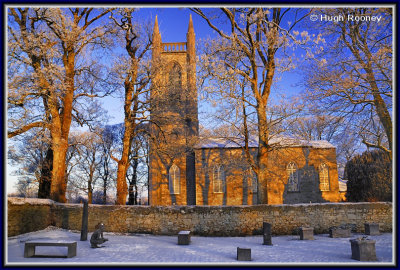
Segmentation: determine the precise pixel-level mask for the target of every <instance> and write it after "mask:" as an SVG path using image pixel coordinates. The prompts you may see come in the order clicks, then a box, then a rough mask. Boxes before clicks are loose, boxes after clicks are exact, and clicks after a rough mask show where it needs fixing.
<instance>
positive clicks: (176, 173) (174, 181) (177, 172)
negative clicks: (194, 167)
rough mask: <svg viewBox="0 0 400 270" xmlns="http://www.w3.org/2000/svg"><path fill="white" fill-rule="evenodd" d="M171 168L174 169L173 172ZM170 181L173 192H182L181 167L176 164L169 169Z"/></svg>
mask: <svg viewBox="0 0 400 270" xmlns="http://www.w3.org/2000/svg"><path fill="white" fill-rule="evenodd" d="M171 170H173V171H172V173H173V174H171ZM172 177H173V178H172ZM168 182H169V191H170V193H171V194H180V193H181V169H179V167H178V166H177V165H175V164H172V166H171V167H170V168H169V170H168ZM176 187H178V188H177V190H176V189H175V188H176Z"/></svg>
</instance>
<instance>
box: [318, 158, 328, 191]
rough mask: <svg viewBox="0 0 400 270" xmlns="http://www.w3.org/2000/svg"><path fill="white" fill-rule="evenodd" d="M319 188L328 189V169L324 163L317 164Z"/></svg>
mask: <svg viewBox="0 0 400 270" xmlns="http://www.w3.org/2000/svg"><path fill="white" fill-rule="evenodd" d="M319 188H320V189H321V191H329V170H328V166H327V165H326V164H325V163H322V164H321V165H319Z"/></svg>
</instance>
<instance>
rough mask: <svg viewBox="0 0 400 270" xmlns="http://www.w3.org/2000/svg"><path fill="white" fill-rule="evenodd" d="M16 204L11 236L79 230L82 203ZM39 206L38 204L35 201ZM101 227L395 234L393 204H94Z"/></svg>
mask: <svg viewBox="0 0 400 270" xmlns="http://www.w3.org/2000/svg"><path fill="white" fill-rule="evenodd" d="M29 201H30V199H26V204H20V202H19V201H18V200H17V203H13V202H15V200H14V199H9V201H8V202H9V203H8V236H13V235H18V234H21V233H26V232H30V231H35V230H40V229H43V228H46V227H47V226H49V225H53V226H56V227H59V228H63V229H70V230H80V229H81V224H82V204H61V203H53V204H52V205H48V204H47V202H45V203H44V204H43V205H38V204H30V203H29ZM33 201H34V202H37V200H35V199H33ZM99 222H103V223H105V224H106V228H107V229H106V230H107V231H110V232H120V233H152V234H161V235H174V234H177V233H178V232H179V231H182V230H190V231H192V232H193V233H194V234H197V235H207V236H243V235H255V234H262V231H261V230H262V223H263V222H268V223H271V225H272V230H273V234H276V235H287V234H292V233H293V232H295V231H296V229H297V228H298V227H302V226H309V227H314V231H315V233H328V231H329V228H330V227H332V226H339V225H345V224H346V225H351V226H352V227H353V228H355V229H356V231H357V232H363V230H364V223H367V222H374V223H379V225H380V228H381V231H382V232H390V231H392V203H385V202H378V203H313V204H295V205H288V204H285V205H254V206H156V207H154V206H114V205H89V231H94V227H95V225H96V224H98V223H99Z"/></svg>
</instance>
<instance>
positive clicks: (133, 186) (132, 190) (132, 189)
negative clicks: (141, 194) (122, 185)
mask: <svg viewBox="0 0 400 270" xmlns="http://www.w3.org/2000/svg"><path fill="white" fill-rule="evenodd" d="M137 167H138V159H137V149H135V156H134V160H133V164H132V170H133V173H132V179H130V181H129V198H128V204H129V205H137Z"/></svg>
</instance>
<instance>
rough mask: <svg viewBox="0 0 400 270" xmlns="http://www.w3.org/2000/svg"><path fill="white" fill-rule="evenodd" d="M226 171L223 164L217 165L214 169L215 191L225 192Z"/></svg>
mask: <svg viewBox="0 0 400 270" xmlns="http://www.w3.org/2000/svg"><path fill="white" fill-rule="evenodd" d="M224 182H225V172H224V167H223V166H222V165H215V166H214V170H213V191H214V193H223V192H224Z"/></svg>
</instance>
